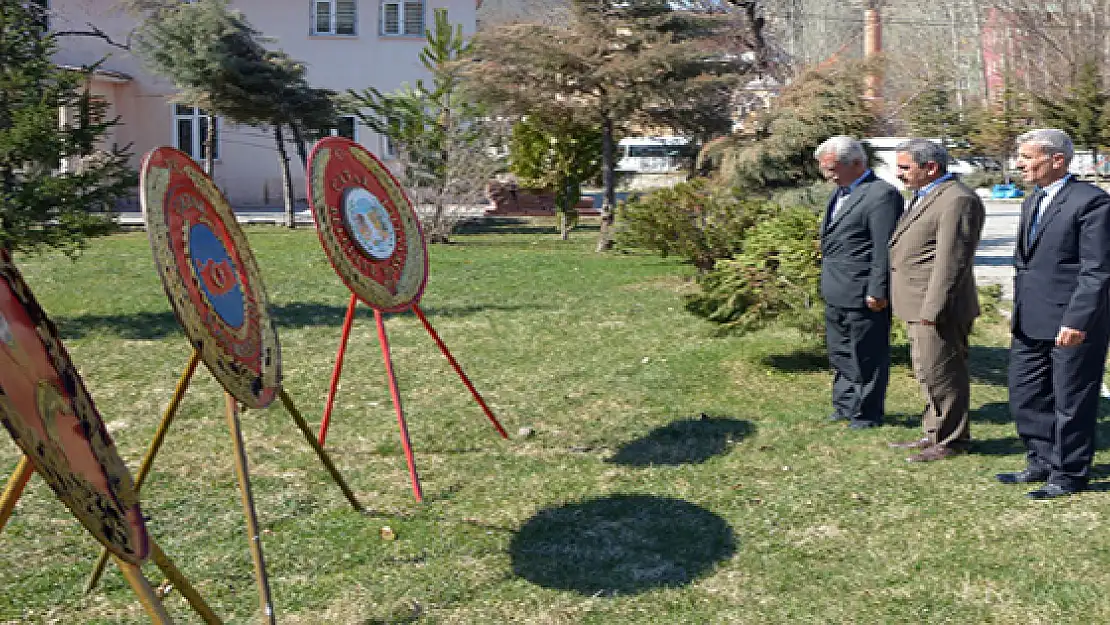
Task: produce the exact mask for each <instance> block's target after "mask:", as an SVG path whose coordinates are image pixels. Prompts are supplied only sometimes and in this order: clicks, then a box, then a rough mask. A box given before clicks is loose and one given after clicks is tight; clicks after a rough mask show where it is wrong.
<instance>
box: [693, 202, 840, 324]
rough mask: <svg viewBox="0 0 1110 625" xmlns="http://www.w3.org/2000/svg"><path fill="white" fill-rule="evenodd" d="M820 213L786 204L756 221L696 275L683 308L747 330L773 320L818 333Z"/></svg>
mask: <svg viewBox="0 0 1110 625" xmlns="http://www.w3.org/2000/svg"><path fill="white" fill-rule="evenodd" d="M818 222H819V220H818V217H817V215H816V214H815V213H814V212H813V211H812V210H810V209H809V208H805V207H791V208H785V209H783V210H782V212H781V213H780V214H778V215H776V216H774V217H772V218H770V219H767V220H764V221H761V222H759V223H758V224H756V225H754V226H753V227H752V228H751V229H750V230H749V231H748V233H747V235H746V236H745V237H744V239H743V241H742V246H741V248H742V249H741V250H740V251H739V252H738V253H737V254H736V255H735V257H734V258H732V259H726V260H720V261H719V262H717V264H716V266H715V267H714V268H713V270H712V271H710V272H708V273H706V274H705V275H704V276H702V278H701V279H700V281H699V282H700V286H701V292H700V293H697V294H694V295H689V296H687V298H686V309H687V310H689V311H690V312H692V313H694V314H696V315H699V316H702V317H705V318H707V319H709V320H711V321H715V322H717V323H720V324H721V330H722V331H729V330H739V331H746V330H751V329H755V328H758V327H762V326H764V325H766V324H767V323H768V322H770V321H771V320H776V319H777V320H780V321H781V322H783V323H785V324H787V325H790V326H793V327H797V328H799V329H801V330H803V331H805V332H813V333H816V334H817V335H818V336H821V335H822V332H823V330H822V329H823V327H824V305H823V304H822V302H821V296H820V291H819V288H820V287H819V284H820V277H821V267H820V242H819V241H820V238H819V237H818V232H817V231H818V227H819V226H818Z"/></svg>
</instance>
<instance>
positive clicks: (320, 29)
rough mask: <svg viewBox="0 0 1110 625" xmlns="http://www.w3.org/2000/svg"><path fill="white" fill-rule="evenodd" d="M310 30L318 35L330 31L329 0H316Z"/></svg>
mask: <svg viewBox="0 0 1110 625" xmlns="http://www.w3.org/2000/svg"><path fill="white" fill-rule="evenodd" d="M315 7H316V12H315V19H314V20H313V26H312V32H314V33H316V34H318V35H326V34H328V33H331V2H327V1H324V0H317V1H316V3H315Z"/></svg>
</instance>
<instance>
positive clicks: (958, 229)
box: [890, 180, 986, 323]
mask: <svg viewBox="0 0 1110 625" xmlns="http://www.w3.org/2000/svg"><path fill="white" fill-rule="evenodd" d="M985 217H986V210H985V209H984V208H983V201H982V200H981V199H979V196H978V195H976V194H975V192H974V191H972V190H971V189H969V188H967V187H966V186H965V185H964V184H963V183H962V182H959V181H958V180H947V181H945V182H942V183H940V184H939V185H937V187H936V188H935V189H933V190H932V191H930V192H929V194H928V195H926V196H925V197H923V198H921V199H920V200H919V201H918V202H917V204H916V205H914V206H912V207H911V208H909V209H908V210H907V211H906V212H905V214H903V215H902V218H901V219H900V220H899V221H898V226H897V227H896V228H895V229H894V235H893V236H892V237H891V239H890V271H891V274H890V275H891V292H892V297H891V305H892V306H893V307H894V314H896V315H898V316H899V317H900V318H902V319H904V320H906V321H919V320H921V319H926V320H929V321H932V322H934V323H939V322H941V321H942V320H943V321H947V322H955V323H970V322H972V321H973V320H974V319H975V317H977V316H979V295H978V293H977V292H976V290H975V274H974V273H973V271H972V270H973V269H974V265H975V247H976V246H977V245H979V236H980V235H981V234H982V232H983V220H984V219H985Z"/></svg>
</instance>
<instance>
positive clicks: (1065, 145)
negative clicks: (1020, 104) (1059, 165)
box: [1015, 128, 1075, 163]
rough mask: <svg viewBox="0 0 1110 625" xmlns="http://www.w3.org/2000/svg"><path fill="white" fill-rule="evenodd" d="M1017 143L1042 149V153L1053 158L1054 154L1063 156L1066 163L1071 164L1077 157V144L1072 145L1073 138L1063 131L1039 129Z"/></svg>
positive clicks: (1021, 137) (1031, 131) (1019, 139)
mask: <svg viewBox="0 0 1110 625" xmlns="http://www.w3.org/2000/svg"><path fill="white" fill-rule="evenodd" d="M1015 143H1016V144H1017V145H1019V146H1021V145H1035V146H1037V147H1038V148H1040V149H1041V152H1043V153H1045V154H1047V155H1049V156H1052V155H1053V154H1063V155H1064V161H1065V162H1067V163H1071V159H1072V157H1073V156H1075V144H1074V143H1072V140H1071V137H1069V136H1068V133H1066V132H1064V131H1063V130H1057V129H1056V128H1038V129H1037V130H1030V131H1029V132H1027V133H1024V134H1022V135H1021V136H1019V137H1018V138H1017V140H1016V141H1015Z"/></svg>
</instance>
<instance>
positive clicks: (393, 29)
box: [382, 2, 401, 35]
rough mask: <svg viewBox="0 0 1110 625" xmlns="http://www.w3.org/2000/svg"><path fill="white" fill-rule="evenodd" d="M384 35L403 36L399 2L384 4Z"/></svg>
mask: <svg viewBox="0 0 1110 625" xmlns="http://www.w3.org/2000/svg"><path fill="white" fill-rule="evenodd" d="M382 34H383V35H399V34H401V7H400V5H399V4H398V3H397V2H384V3H382Z"/></svg>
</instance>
